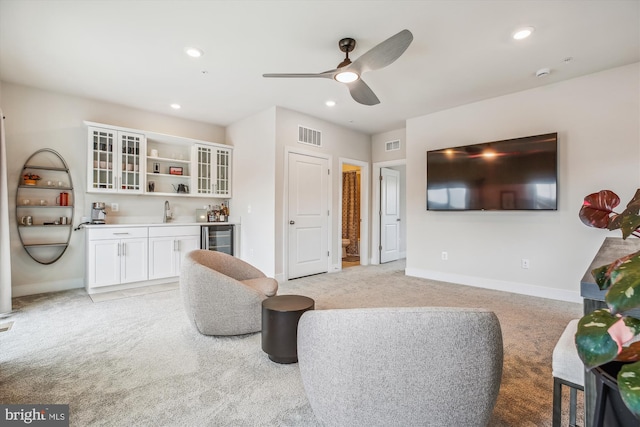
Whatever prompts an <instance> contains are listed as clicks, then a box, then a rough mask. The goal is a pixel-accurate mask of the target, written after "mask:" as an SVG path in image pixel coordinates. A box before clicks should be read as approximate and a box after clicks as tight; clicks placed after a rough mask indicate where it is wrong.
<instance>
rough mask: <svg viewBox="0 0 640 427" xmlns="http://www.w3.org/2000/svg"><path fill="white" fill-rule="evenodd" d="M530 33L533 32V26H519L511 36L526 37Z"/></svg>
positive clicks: (516, 37) (515, 37)
mask: <svg viewBox="0 0 640 427" xmlns="http://www.w3.org/2000/svg"><path fill="white" fill-rule="evenodd" d="M532 33H533V27H523V28H519V29H517V30H516V31H515V32H514V33H513V38H514V39H516V40H522V39H526V38H527V37H529V36H530V35H531V34H532Z"/></svg>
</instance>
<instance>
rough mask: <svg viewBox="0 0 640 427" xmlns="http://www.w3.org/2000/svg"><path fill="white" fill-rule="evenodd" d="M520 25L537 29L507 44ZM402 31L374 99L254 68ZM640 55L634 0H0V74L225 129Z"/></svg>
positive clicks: (497, 88)
mask: <svg viewBox="0 0 640 427" xmlns="http://www.w3.org/2000/svg"><path fill="white" fill-rule="evenodd" d="M520 26H533V27H534V28H535V32H534V34H533V35H532V36H531V37H530V38H529V39H526V40H524V41H520V42H516V41H514V40H513V39H511V34H512V32H513V31H514V30H515V29H516V28H518V27H520ZM405 28H406V29H409V30H410V31H411V32H412V33H413V35H414V40H413V43H412V44H411V45H410V46H409V48H408V49H407V51H406V52H405V53H404V55H402V56H401V57H400V58H399V59H398V60H397V61H396V62H394V63H393V64H391V65H389V66H388V67H386V68H383V69H380V70H376V71H371V72H368V73H365V74H364V76H363V77H364V80H365V81H366V83H367V84H368V85H369V86H370V87H371V88H372V89H373V91H374V92H375V93H376V95H377V96H378V97H379V98H380V101H381V103H380V104H378V105H376V106H364V105H360V104H357V103H356V102H355V101H353V100H352V99H351V97H350V95H349V93H348V91H347V88H346V87H344V86H343V85H342V84H340V83H338V82H335V81H332V80H329V79H266V78H263V77H262V74H263V73H280V72H305V73H307V72H308V73H314V72H321V71H325V70H329V69H333V68H335V67H336V66H337V64H338V63H339V62H340V61H341V60H342V59H343V53H342V52H340V50H339V49H338V40H339V39H341V38H343V37H353V38H355V39H356V41H357V46H356V49H355V51H354V52H353V53H352V54H351V58H352V59H355V58H357V57H358V56H360V55H361V54H363V53H364V52H366V51H367V50H369V49H370V48H372V47H373V46H375V45H376V44H378V43H380V42H382V41H383V40H385V39H387V38H388V37H390V36H392V35H394V34H396V33H397V32H399V31H400V30H402V29H405ZM187 46H196V47H199V48H200V49H202V50H203V51H204V56H203V57H201V58H199V59H193V58H190V57H187V56H186V55H185V54H184V48H185V47H187ZM567 57H571V58H573V59H572V60H571V61H569V62H565V58H567ZM638 61H640V0H536V1H526V0H497V1H491V0H443V1H438V0H433V1H347V0H345V1H325V0H321V1H304V0H299V1H213V0H209V1H204V0H203V1H196V0H182V1H173V0H148V1H147V0H145V1H143V0H133V1H124V0H122V1H120V0H109V1H108V0H85V1H81V0H75V1H64V0H41V1H40V0H0V79H2V80H3V81H7V82H12V83H19V84H24V85H29V86H34V87H39V88H43V89H49V90H53V91H58V92H62V93H68V94H74V95H80V96H83V97H88V98H94V99H98V100H104V101H109V102H115V103H118V104H123V105H127V106H131V107H136V108H140V109H144V110H148V111H153V112H158V113H164V114H169V115H175V116H179V117H184V118H188V119H193V120H198V121H203V122H208V123H215V124H218V125H222V126H227V125H229V124H231V123H233V122H235V121H237V120H240V119H243V118H245V117H248V116H250V115H252V114H254V113H257V112H260V111H263V110H265V109H267V108H269V107H271V106H274V105H278V106H282V107H286V108H289V109H292V110H296V111H300V112H303V113H306V114H309V115H312V116H315V117H319V118H322V119H325V120H327V121H330V122H334V123H337V124H340V125H344V126H346V127H349V128H352V129H355V130H359V131H363V132H366V133H378V132H383V131H387V130H392V129H397V128H401V127H403V126H404V121H405V120H406V119H408V118H412V117H416V116H421V115H424V114H428V113H431V112H434V111H439V110H443V109H447V108H450V107H454V106H458V105H462V104H467V103H470V102H474V101H478V100H482V99H487V98H491V97H495V96H500V95H504V94H508V93H512V92H517V91H521V90H525V89H529V88H533V87H537V86H542V85H547V84H552V83H555V82H558V81H562V80H565V79H570V78H574V77H577V76H581V75H585V74H590V73H594V72H597V71H601V70H604V69H607V68H612V67H617V66H621V65H625V64H630V63H634V62H638ZM540 68H550V69H551V74H550V75H548V76H546V77H536V76H535V74H536V71H537V70H538V69H540ZM205 70H206V73H203V71H205ZM329 99H331V100H334V101H335V102H336V103H337V105H336V106H335V107H333V108H329V107H326V106H325V105H324V103H325V101H327V100H329ZM171 103H179V104H181V105H182V109H180V110H178V111H174V110H172V109H171V108H170V107H169V104H171Z"/></svg>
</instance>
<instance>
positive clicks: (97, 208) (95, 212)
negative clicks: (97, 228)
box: [91, 202, 107, 224]
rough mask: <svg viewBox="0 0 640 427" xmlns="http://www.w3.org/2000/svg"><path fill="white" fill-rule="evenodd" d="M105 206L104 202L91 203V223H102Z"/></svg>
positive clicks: (104, 215)
mask: <svg viewBox="0 0 640 427" xmlns="http://www.w3.org/2000/svg"><path fill="white" fill-rule="evenodd" d="M105 208H106V206H105V203H104V202H93V203H91V224H104V220H105V218H106V217H107V212H106V211H105Z"/></svg>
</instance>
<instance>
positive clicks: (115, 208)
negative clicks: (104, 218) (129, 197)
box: [111, 203, 120, 212]
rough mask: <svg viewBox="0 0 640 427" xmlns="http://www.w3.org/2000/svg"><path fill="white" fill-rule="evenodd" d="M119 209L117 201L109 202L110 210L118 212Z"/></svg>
mask: <svg viewBox="0 0 640 427" xmlns="http://www.w3.org/2000/svg"><path fill="white" fill-rule="evenodd" d="M119 210H120V206H119V205H118V204H117V203H111V212H118V211H119Z"/></svg>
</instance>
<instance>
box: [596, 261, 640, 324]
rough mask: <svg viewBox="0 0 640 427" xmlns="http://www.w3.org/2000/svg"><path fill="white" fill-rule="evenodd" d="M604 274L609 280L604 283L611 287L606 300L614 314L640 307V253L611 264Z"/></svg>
mask: <svg viewBox="0 0 640 427" xmlns="http://www.w3.org/2000/svg"><path fill="white" fill-rule="evenodd" d="M604 274H605V276H608V278H606V279H605V281H604V282H603V283H608V284H610V285H611V286H610V287H609V290H608V291H607V294H606V295H605V297H604V300H605V302H606V303H607V305H608V306H609V309H611V313H612V314H617V313H624V312H625V311H628V310H631V309H634V308H638V307H640V251H638V252H635V253H633V254H630V255H627V256H626V257H623V258H620V259H619V260H617V261H615V262H614V263H612V264H610V265H609V268H608V270H607V273H604ZM597 280H598V279H596V282H597ZM598 286H600V283H598ZM601 289H602V288H601Z"/></svg>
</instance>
